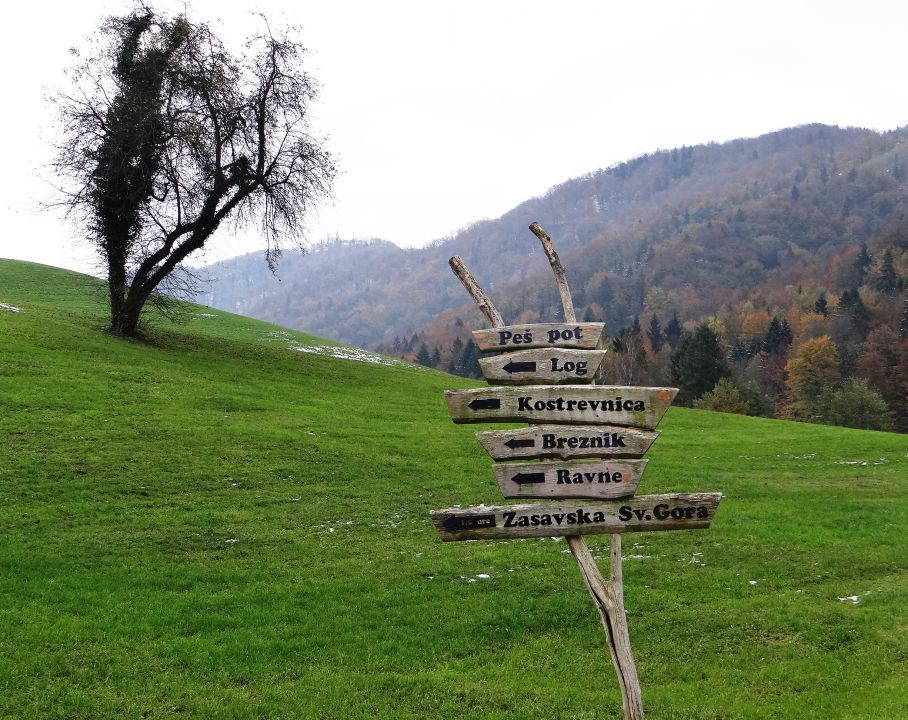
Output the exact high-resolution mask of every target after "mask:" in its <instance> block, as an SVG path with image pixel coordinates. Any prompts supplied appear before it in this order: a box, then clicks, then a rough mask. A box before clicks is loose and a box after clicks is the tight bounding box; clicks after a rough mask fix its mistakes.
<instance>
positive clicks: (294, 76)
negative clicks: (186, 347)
mask: <svg viewBox="0 0 908 720" xmlns="http://www.w3.org/2000/svg"><path fill="white" fill-rule="evenodd" d="M262 25H263V27H264V28H265V32H264V33H262V34H260V35H258V36H255V37H253V38H251V39H250V40H249V41H248V42H247V45H246V48H247V51H246V53H245V54H244V55H242V56H241V57H235V56H234V55H233V54H231V53H230V52H228V50H227V49H226V48H225V47H224V45H223V44H222V42H221V41H220V40H219V39H218V37H216V36H215V35H214V33H213V32H212V31H211V29H210V28H209V27H208V25H206V24H204V23H194V22H191V21H190V20H188V19H187V18H186V17H185V16H184V15H180V16H177V17H173V18H170V17H165V16H162V15H160V14H158V13H156V12H155V11H154V10H152V9H151V8H150V7H148V6H142V7H141V8H139V9H138V10H137V11H136V12H134V13H132V14H130V15H127V16H123V17H111V18H109V19H108V20H107V21H106V22H105V23H104V24H103V26H102V27H101V29H100V31H99V33H98V36H97V40H98V43H97V44H96V48H97V50H96V51H95V52H94V53H92V54H91V55H88V56H80V55H77V60H76V64H75V65H74V67H73V68H72V69H71V71H70V77H71V80H72V86H73V90H72V92H70V93H69V94H66V95H62V96H60V97H59V98H58V99H57V100H56V105H57V109H58V112H59V117H60V120H61V124H62V128H61V129H62V133H61V141H60V143H59V145H58V154H57V157H56V160H55V163H54V169H55V170H56V172H57V173H58V174H59V175H60V176H61V177H62V178H63V179H64V188H63V191H64V200H63V204H64V205H65V207H66V208H67V210H68V213H69V215H70V217H73V218H75V219H77V220H78V221H80V222H81V223H82V224H83V226H84V228H85V230H86V231H87V233H88V235H89V238H90V239H91V241H92V242H93V243H94V244H95V245H96V246H97V248H98V251H99V253H100V255H101V257H102V259H103V261H104V263H105V265H106V271H107V281H108V289H109V293H110V315H111V322H110V326H111V330H112V331H113V332H114V333H116V334H119V335H123V336H135V335H136V334H138V329H139V320H140V317H141V315H142V310H143V308H144V307H145V305H146V303H147V302H148V301H149V299H153V297H154V294H155V293H157V292H159V291H160V290H162V289H164V288H166V287H167V283H168V282H170V283H173V282H175V281H177V282H178V281H179V273H178V271H179V270H180V268H181V267H183V266H182V265H181V263H183V261H184V260H185V259H186V258H187V257H188V256H189V255H190V253H193V252H195V251H197V250H199V249H201V248H202V247H204V245H205V243H206V242H207V241H208V240H209V238H210V237H211V235H212V234H213V233H214V232H215V230H217V228H218V227H219V226H220V225H221V223H223V222H224V221H225V220H227V221H229V222H232V223H234V224H236V225H237V226H244V225H248V224H250V223H251V224H257V225H258V226H259V227H260V230H261V232H262V235H263V236H264V240H265V242H266V243H267V248H268V249H267V255H266V257H267V261H268V263H269V265H271V266H273V264H274V262H275V261H276V259H277V257H278V256H279V255H280V252H281V242H282V240H283V239H284V238H285V237H289V238H291V239H293V240H294V241H296V242H297V244H300V243H301V242H302V231H303V230H304V224H303V222H304V217H305V215H306V214H307V212H308V211H309V210H310V209H311V208H312V205H313V204H314V203H315V202H316V201H317V200H320V199H321V198H323V197H326V196H328V195H330V192H331V185H332V183H333V180H334V176H335V167H334V163H333V160H332V157H331V155H330V154H329V153H328V152H327V150H326V149H325V148H324V147H323V144H322V142H320V141H319V140H317V139H315V138H313V137H312V136H311V135H310V134H309V122H308V119H309V108H310V105H311V103H312V101H313V100H314V99H315V97H316V95H317V88H316V85H315V83H314V81H313V80H312V79H311V78H310V77H309V76H308V75H307V74H306V73H305V72H303V71H302V69H301V63H302V58H303V55H304V54H305V49H304V48H303V46H302V45H301V44H299V43H298V42H297V41H296V40H294V39H293V37H292V31H291V30H287V31H285V32H283V33H282V34H280V35H275V34H274V33H272V32H271V30H270V28H269V27H268V24H267V22H266V21H265V19H264V18H262Z"/></svg>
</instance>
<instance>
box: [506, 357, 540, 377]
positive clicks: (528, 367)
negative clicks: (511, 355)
mask: <svg viewBox="0 0 908 720" xmlns="http://www.w3.org/2000/svg"><path fill="white" fill-rule="evenodd" d="M502 370H504V371H505V372H506V373H508V374H513V373H520V372H536V363H534V362H514V361H513V360H509V361H508V364H507V365H505V366H504V367H503V368H502Z"/></svg>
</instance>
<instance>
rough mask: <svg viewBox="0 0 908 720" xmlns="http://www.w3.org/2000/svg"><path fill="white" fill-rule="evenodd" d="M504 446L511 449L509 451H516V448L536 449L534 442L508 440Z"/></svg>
mask: <svg viewBox="0 0 908 720" xmlns="http://www.w3.org/2000/svg"><path fill="white" fill-rule="evenodd" d="M505 445H507V446H508V447H509V448H511V450H516V449H517V448H525V447H536V441H535V440H516V439H511V440H508V441H507V442H506V443H505Z"/></svg>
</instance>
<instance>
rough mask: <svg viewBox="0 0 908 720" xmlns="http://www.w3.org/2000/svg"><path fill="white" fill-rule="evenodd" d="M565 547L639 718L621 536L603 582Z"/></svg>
mask: <svg viewBox="0 0 908 720" xmlns="http://www.w3.org/2000/svg"><path fill="white" fill-rule="evenodd" d="M530 231H531V232H532V233H533V234H534V235H535V236H536V237H538V238H539V241H540V242H541V243H542V249H543V250H544V251H545V254H546V257H548V259H549V264H550V265H551V266H552V272H553V273H554V274H555V281H556V282H557V283H558V292H559V293H560V294H561V304H562V307H563V308H564V321H565V322H576V321H577V316H576V314H575V313H574V300H573V298H572V297H571V290H570V288H569V287H568V283H567V277H566V275H565V272H564V265H562V264H561V260H560V259H559V257H558V253H556V252H555V247H554V245H553V244H552V239H551V238H550V237H549V236H548V234H547V233H546V231H545V230H543V229H542V227H541V226H540V225H539V223H538V222H534V223H533V224H532V225H530ZM568 547H570V549H571V553H572V554H573V555H574V559H575V560H576V561H577V566H578V567H579V568H580V574H581V575H582V576H583V580H584V582H585V583H586V588H587V590H589V593H590V596H591V597H592V598H593V603H595V605H596V609H597V610H598V611H599V617H600V619H601V620H602V626H603V628H605V639H606V642H607V644H608V648H609V653H610V654H611V656H612V663H613V664H614V666H615V674H616V675H617V676H618V685H619V687H620V688H621V705H622V707H623V708H624V720H643V718H644V715H643V694H642V692H641V690H640V681H639V679H638V678H637V666H636V665H635V664H634V655H633V653H632V652H631V640H630V633H629V632H628V629H627V614H626V613H625V612H624V570H623V568H622V565H621V535H620V534H618V533H615V534H613V535H612V536H611V570H612V576H611V579H610V580H608V581H606V580H605V579H604V578H603V577H602V573H600V572H599V566H598V565H596V561H595V560H594V559H593V556H592V554H591V553H590V549H589V547H588V546H587V544H586V540H585V539H584V538H583V537H582V536H574V537H568Z"/></svg>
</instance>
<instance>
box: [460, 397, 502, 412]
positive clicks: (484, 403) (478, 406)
mask: <svg viewBox="0 0 908 720" xmlns="http://www.w3.org/2000/svg"><path fill="white" fill-rule="evenodd" d="M467 407H468V408H470V410H498V409H499V408H500V407H501V400H499V399H498V398H492V399H491V400H474V401H473V402H471V403H470V404H469V405H467Z"/></svg>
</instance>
